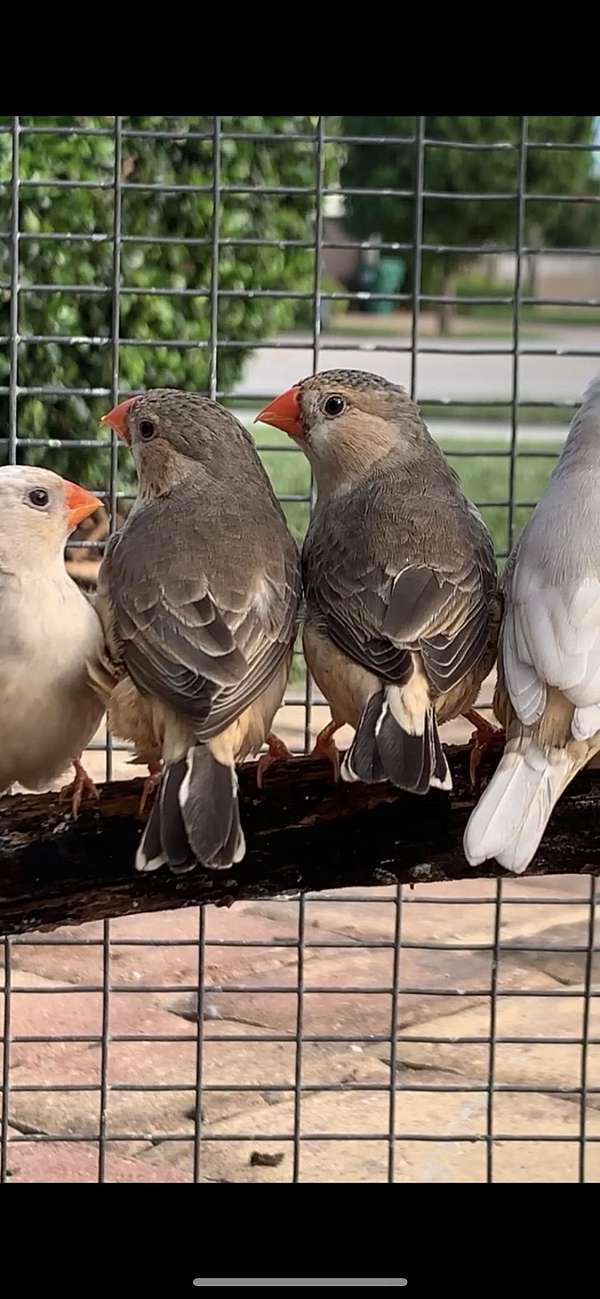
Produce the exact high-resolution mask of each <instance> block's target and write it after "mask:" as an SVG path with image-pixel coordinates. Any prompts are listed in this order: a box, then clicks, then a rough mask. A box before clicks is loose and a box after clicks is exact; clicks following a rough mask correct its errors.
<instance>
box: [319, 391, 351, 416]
mask: <svg viewBox="0 0 600 1299" xmlns="http://www.w3.org/2000/svg"><path fill="white" fill-rule="evenodd" d="M345 405H346V403H345V401H344V398H343V397H337V396H335V397H328V398H327V400H326V401H325V402H324V404H323V410H324V411H325V414H326V415H329V416H330V418H333V416H334V415H341V413H342V411H343V409H344V406H345Z"/></svg>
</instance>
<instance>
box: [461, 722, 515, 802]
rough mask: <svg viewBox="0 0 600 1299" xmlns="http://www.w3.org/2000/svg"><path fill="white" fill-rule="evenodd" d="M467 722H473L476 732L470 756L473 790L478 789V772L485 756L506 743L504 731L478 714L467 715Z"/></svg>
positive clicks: (470, 777)
mask: <svg viewBox="0 0 600 1299" xmlns="http://www.w3.org/2000/svg"><path fill="white" fill-rule="evenodd" d="M465 717H466V719H467V721H469V722H472V723H473V725H474V727H475V730H474V731H473V734H472V736H471V753H470V756H469V779H470V781H471V786H472V788H473V789H476V788H477V784H478V772H479V768H480V766H481V763H482V760H483V758H484V756H485V754H486V753H487V752H488V751H489V750H490V749H496V748H503V747H504V744H505V743H506V736H505V734H504V731H503V730H502V728H501V727H499V726H492V724H491V722H488V721H486V719H485V717H481V715H480V714H479V713H477V712H474V711H471V712H469V713H465Z"/></svg>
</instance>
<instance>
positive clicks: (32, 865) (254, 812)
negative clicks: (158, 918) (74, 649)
mask: <svg viewBox="0 0 600 1299" xmlns="http://www.w3.org/2000/svg"><path fill="white" fill-rule="evenodd" d="M447 752H448V758H449V761H450V766H451V769H452V775H453V779H454V792H453V794H452V795H451V796H449V795H448V794H443V793H441V792H439V791H432V792H431V793H430V794H428V795H427V796H426V797H423V798H419V797H416V796H414V795H409V794H403V793H401V792H399V791H398V790H395V789H393V788H392V787H391V786H389V785H371V786H365V785H347V784H343V783H341V782H340V784H338V785H335V784H334V783H333V781H332V779H331V767H330V765H329V763H328V762H326V761H323V760H322V759H313V758H297V759H294V760H293V761H291V762H287V763H278V764H277V765H275V766H273V767H272V768H271V769H270V770H269V772H268V773H267V775H266V778H265V786H264V789H263V790H262V792H258V791H257V788H256V767H255V765H254V764H253V765H248V766H245V767H243V768H242V769H241V771H240V797H241V806H242V821H243V825H244V829H245V833H246V841H247V844H248V851H247V855H246V857H245V859H244V861H243V862H241V863H240V865H239V866H234V867H233V869H232V870H230V871H206V870H203V869H202V868H197V869H195V870H193V871H190V872H188V873H187V874H185V875H172V874H170V873H169V871H168V870H166V869H162V870H160V871H157V872H156V873H155V874H151V875H138V874H136V872H135V871H134V868H133V859H134V855H135V850H136V847H137V844H138V841H139V837H140V833H141V822H140V820H139V817H138V807H139V800H140V794H141V789H142V782H141V780H133V781H118V782H114V783H111V784H107V785H103V786H101V788H100V801H99V803H98V804H91V805H90V804H89V803H88V804H85V805H84V807H83V808H82V810H81V813H80V815H79V819H78V821H77V822H73V821H72V819H71V816H70V814H69V813H67V812H66V810H65V807H64V806H62V805H60V804H59V802H58V796H57V795H55V794H42V795H26V796H21V795H14V796H7V797H4V798H2V799H0V933H2V934H23V933H27V932H30V931H33V930H41V929H52V928H55V927H56V926H57V925H64V924H80V923H82V922H83V921H86V920H99V919H104V918H106V917H110V916H122V915H127V914H130V913H132V912H144V911H159V910H163V909H164V910H170V909H172V908H176V907H185V906H192V905H194V904H197V903H202V902H213V903H216V904H217V905H221V906H228V905H230V904H231V903H233V902H235V901H237V900H242V899H250V898H265V897H274V896H275V895H277V894H282V893H298V892H300V893H305V892H317V891H320V890H323V889H336V888H344V887H347V886H349V885H360V886H362V887H365V888H369V887H374V886H380V887H381V886H382V885H387V884H395V883H396V882H399V883H403V884H415V883H419V884H422V883H433V882H435V881H444V880H446V881H449V880H459V879H473V878H474V877H475V876H479V877H485V878H487V879H495V878H498V877H500V876H501V875H504V874H505V872H504V871H502V870H501V869H500V867H498V866H497V865H496V864H495V863H493V862H491V863H490V862H488V863H486V864H485V866H482V867H479V868H478V869H476V870H472V869H471V868H470V867H469V866H468V865H467V862H466V861H465V858H464V856H463V852H462V835H463V831H464V828H465V825H466V823H467V819H468V816H469V814H470V812H471V810H472V808H473V806H474V803H475V798H476V795H475V794H474V791H473V790H472V788H471V786H470V783H469V774H468V759H469V751H468V749H467V748H454V749H449V750H448V751H447ZM494 761H495V760H494V759H492V758H491V757H488V758H487V759H486V760H485V761H484V763H483V766H482V769H481V772H482V775H483V777H484V778H489V775H490V772H491V770H492V768H493V765H494ZM599 826H600V772H599V771H592V770H590V769H589V768H588V770H587V771H585V772H583V773H582V774H581V775H580V776H578V777H577V779H576V780H575V781H574V782H573V784H572V785H571V787H570V789H569V791H568V792H567V794H566V795H565V797H564V798H563V799H562V800H561V802H560V804H559V807H558V808H557V810H556V811H555V813H554V816H553V818H552V821H551V824H550V826H549V828H548V830H547V832H546V835H545V837H544V841H543V843H542V846H541V848H540V850H539V852H538V854H537V857H536V859H535V862H534V863H532V865H531V866H530V867H529V872H528V873H529V874H530V875H559V874H594V875H595V874H599V873H600V832H599Z"/></svg>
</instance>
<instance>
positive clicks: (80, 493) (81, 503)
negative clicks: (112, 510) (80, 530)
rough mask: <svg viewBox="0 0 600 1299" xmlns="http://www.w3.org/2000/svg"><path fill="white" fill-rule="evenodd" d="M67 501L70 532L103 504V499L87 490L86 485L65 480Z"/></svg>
mask: <svg viewBox="0 0 600 1299" xmlns="http://www.w3.org/2000/svg"><path fill="white" fill-rule="evenodd" d="M65 501H66V503H67V510H68V514H67V522H68V524H69V532H73V529H74V528H76V527H77V524H78V523H81V521H82V519H87V517H88V514H93V513H94V511H95V510H97V509H98V508H99V506H100V505H101V501H99V500H98V497H97V496H94V495H93V493H92V492H88V491H86V489H85V487H79V485H78V484H77V483H70V482H68V481H67V480H65Z"/></svg>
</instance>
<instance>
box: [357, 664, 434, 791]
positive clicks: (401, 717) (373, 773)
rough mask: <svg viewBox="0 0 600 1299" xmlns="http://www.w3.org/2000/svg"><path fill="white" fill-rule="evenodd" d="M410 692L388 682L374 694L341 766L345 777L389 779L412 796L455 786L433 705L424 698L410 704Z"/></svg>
mask: <svg viewBox="0 0 600 1299" xmlns="http://www.w3.org/2000/svg"><path fill="white" fill-rule="evenodd" d="M409 692H410V686H388V687H387V688H386V689H385V690H381V691H379V692H378V693H377V694H375V695H372V696H371V698H370V700H369V702H368V704H367V705H366V707H365V708H364V709H363V713H362V716H361V718H360V721H359V724H358V727H357V730H356V735H355V736H354V740H353V742H352V744H351V746H350V748H349V750H348V752H347V754H346V757H345V759H344V763H343V765H342V777H343V779H344V780H362V781H364V782H365V784H373V783H375V782H377V781H383V780H389V781H391V783H392V784H393V785H397V786H398V788H399V789H406V790H409V791H410V792H411V793H413V794H426V793H427V790H428V789H431V788H435V789H451V788H452V777H451V775H450V770H449V767H448V763H447V761H446V757H445V754H444V750H443V749H442V746H441V743H440V737H439V732H438V726H437V721H436V717H435V712H434V710H433V707H432V705H431V704H430V702H429V700H425V699H421V700H420V701H419V703H418V706H416V707H414V706H411V705H413V702H416V701H412V700H411V699H410V693H409ZM407 693H408V695H409V698H408V700H407V698H406V696H407Z"/></svg>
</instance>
